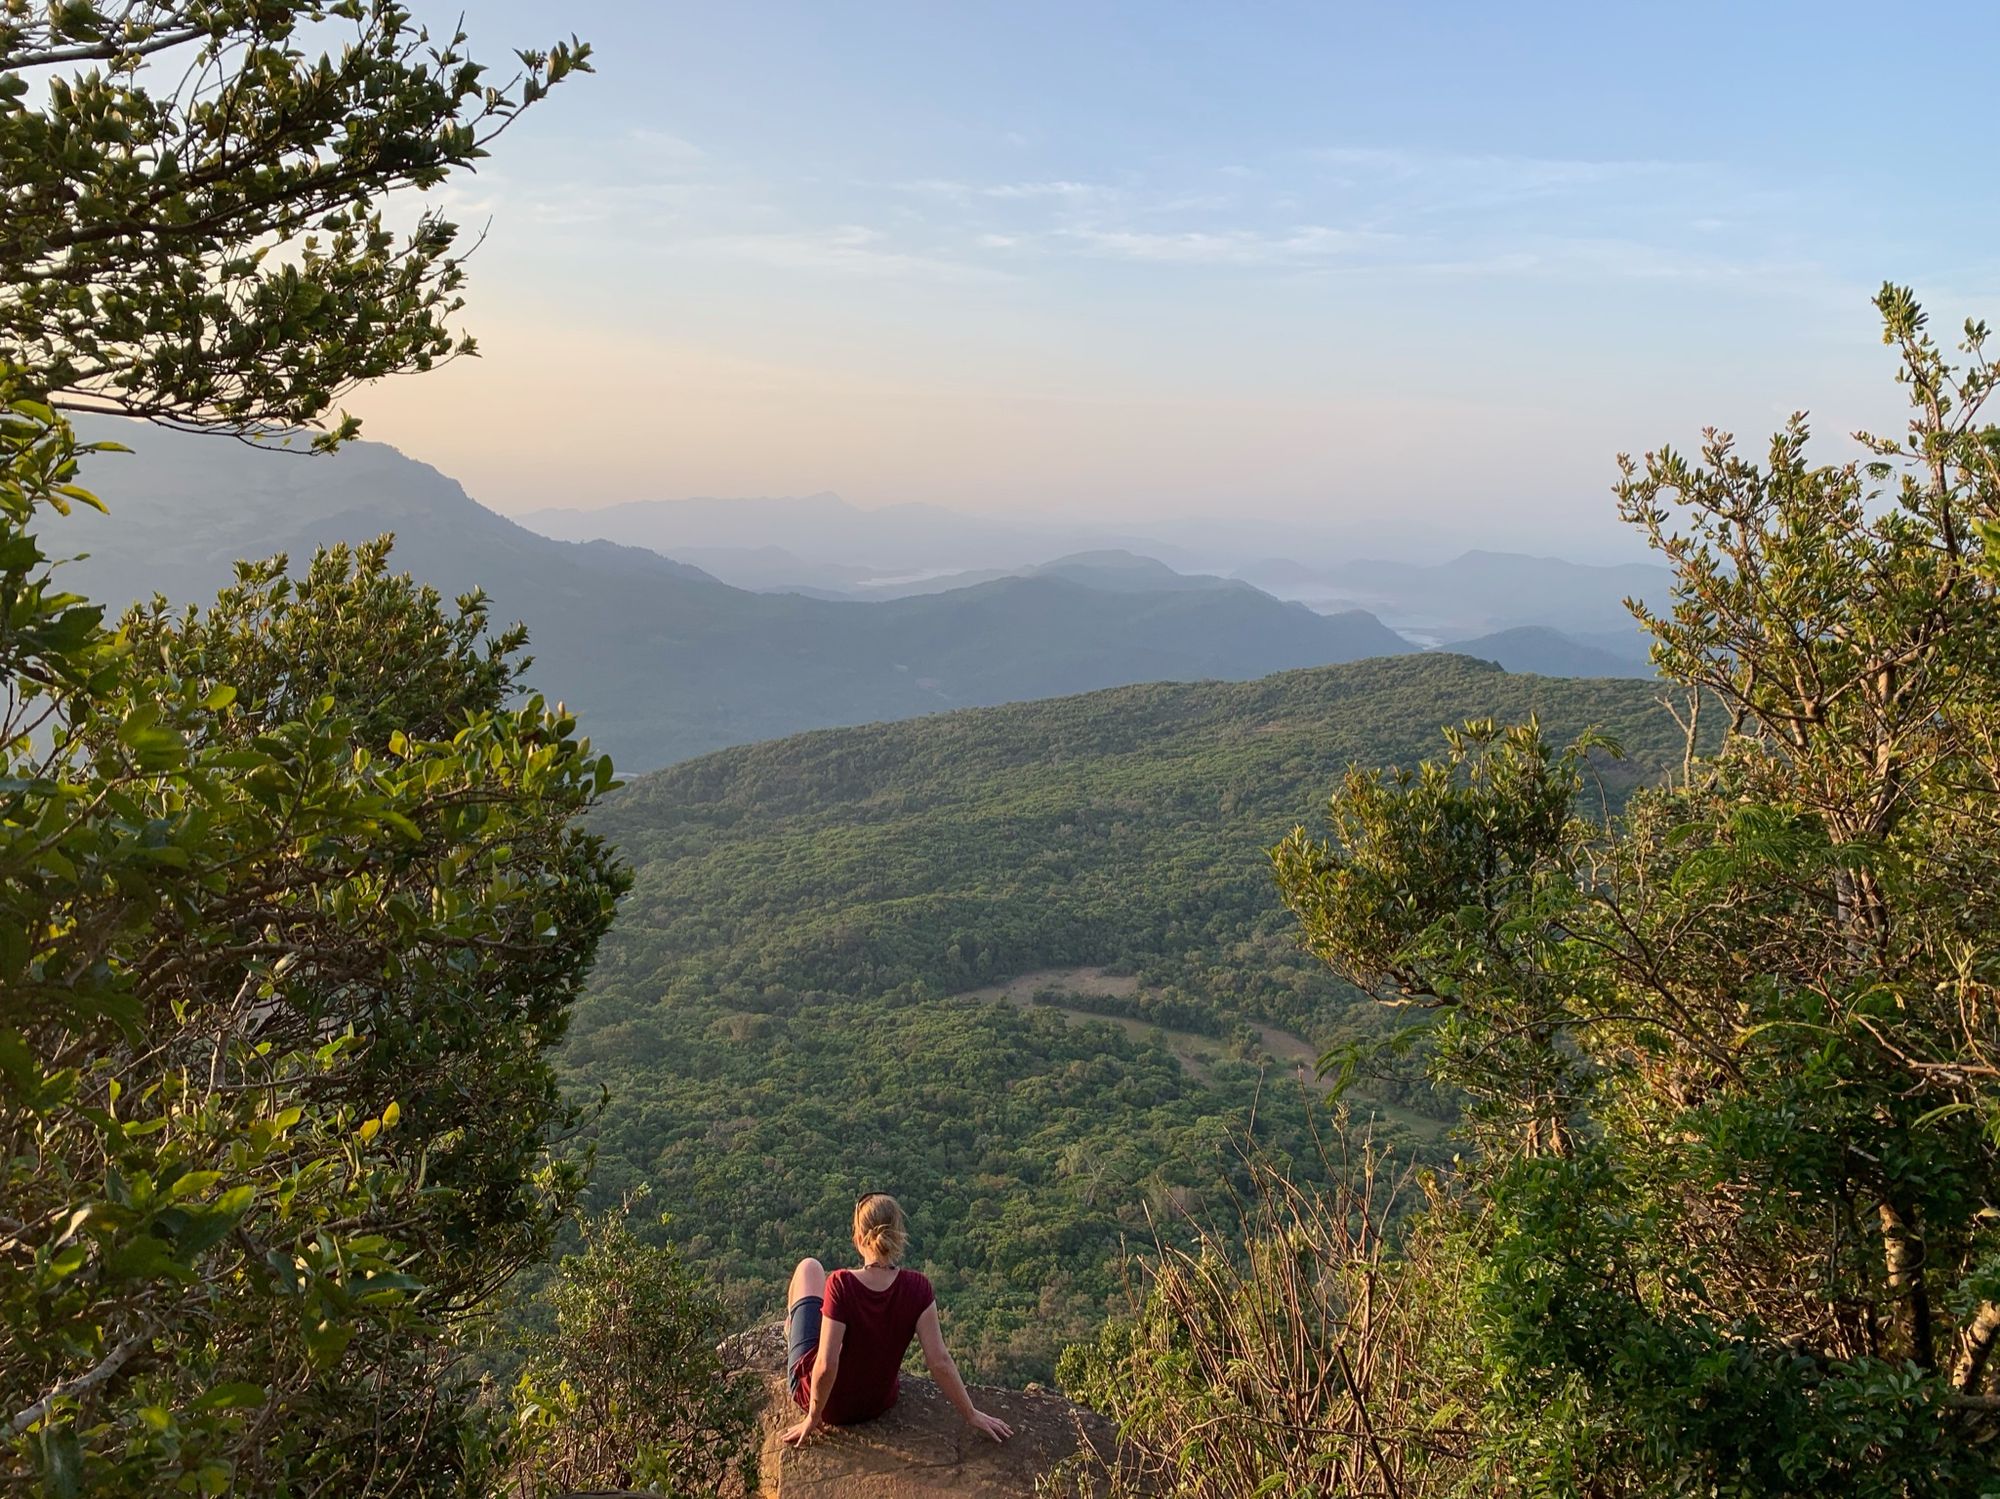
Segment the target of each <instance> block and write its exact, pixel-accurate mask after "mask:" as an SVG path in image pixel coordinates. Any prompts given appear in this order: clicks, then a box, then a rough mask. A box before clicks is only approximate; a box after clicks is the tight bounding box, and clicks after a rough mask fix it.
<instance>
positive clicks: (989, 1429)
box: [971, 1410, 1014, 1442]
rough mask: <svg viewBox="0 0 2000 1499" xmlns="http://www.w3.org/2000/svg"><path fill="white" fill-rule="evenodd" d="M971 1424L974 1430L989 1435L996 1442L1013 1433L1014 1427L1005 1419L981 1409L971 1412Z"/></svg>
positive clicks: (1004, 1439)
mask: <svg viewBox="0 0 2000 1499" xmlns="http://www.w3.org/2000/svg"><path fill="white" fill-rule="evenodd" d="M971 1425H972V1429H973V1430H974V1431H976V1432H979V1433H981V1434H982V1435H984V1436H989V1437H991V1438H993V1440H994V1441H996V1442H1004V1441H1006V1440H1007V1438H1009V1437H1011V1436H1012V1435H1013V1434H1014V1428H1013V1427H1011V1426H1009V1425H1008V1424H1007V1423H1006V1422H1005V1421H1002V1420H1001V1419H1000V1418H999V1417H998V1416H989V1415H987V1414H986V1412H985V1411H981V1410H976V1411H974V1412H973V1413H972V1421H971Z"/></svg>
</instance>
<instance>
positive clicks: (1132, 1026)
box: [956, 968, 1444, 1138]
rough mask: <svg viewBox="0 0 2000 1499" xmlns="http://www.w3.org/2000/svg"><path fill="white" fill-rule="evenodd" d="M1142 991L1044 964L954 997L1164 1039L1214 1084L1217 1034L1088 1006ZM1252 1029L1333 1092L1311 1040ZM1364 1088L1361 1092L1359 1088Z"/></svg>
mask: <svg viewBox="0 0 2000 1499" xmlns="http://www.w3.org/2000/svg"><path fill="white" fill-rule="evenodd" d="M1047 989H1057V990H1060V991H1062V993H1064V994H1066V995H1071V996H1074V997H1075V998H1077V999H1080V1000H1083V1001H1085V1002H1086V1003H1085V1004H1084V1005H1063V1004H1050V1005H1038V1004H1036V1003H1035V996H1036V995H1037V994H1040V993H1041V992H1042V991H1044V990H1047ZM1138 992H1139V980H1138V979H1137V978H1136V977H1134V976H1133V975H1131V974H1129V973H1123V974H1121V973H1106V972H1105V971H1104V970H1103V969H1102V968H1040V969H1037V970H1036V971H1035V972H1033V973H1024V974H1022V975H1020V976H1019V977H1018V978H1012V979H1009V980H1007V982H1006V983H1004V984H988V985H986V986H985V987H983V988H979V989H968V990H966V991H964V992H963V993H961V994H959V995H958V996H956V997H957V998H959V999H979V1000H985V1001H988V1002H989V1003H990V1002H993V1001H997V1000H1006V1001H1007V1002H1008V1003H1010V1004H1013V1005H1016V1006H1018V1007H1019V1008H1021V1009H1023V1010H1026V1009H1039V1010H1053V1011H1055V1012H1056V1013H1057V1014H1058V1015H1062V1016H1064V1017H1066V1018H1067V1019H1069V1020H1072V1021H1085V1020H1092V1021H1096V1022H1098V1023H1099V1024H1101V1025H1115V1026H1117V1027H1118V1028H1119V1029H1120V1030H1121V1031H1123V1032H1125V1034H1126V1035H1128V1036H1130V1037H1131V1038H1132V1039H1133V1040H1134V1041H1136V1042H1139V1043H1140V1044H1142V1045H1144V1044H1150V1043H1154V1042H1157V1041H1159V1040H1161V1039H1164V1040H1165V1042H1166V1047H1167V1050H1168V1051H1170V1052H1172V1053H1173V1056H1174V1060H1176V1061H1177V1062H1179V1063H1180V1064H1181V1069H1182V1070H1183V1071H1184V1072H1186V1073H1187V1075H1188V1076H1189V1077H1191V1078H1193V1079H1195V1081H1197V1082H1202V1083H1206V1082H1212V1081H1213V1080H1214V1077H1215V1063H1216V1062H1217V1061H1219V1060H1221V1059H1222V1058H1223V1057H1224V1056H1225V1055H1227V1048H1226V1047H1225V1046H1224V1045H1223V1043H1222V1042H1221V1041H1219V1040H1217V1039H1216V1038H1215V1037H1213V1036H1204V1035H1201V1034H1200V1033H1199V1032H1196V1031H1178V1030H1170V1029H1168V1028H1167V1027H1166V1026H1162V1025H1155V1024H1154V1023H1153V1022H1152V1021H1149V1020H1138V1019H1135V1018H1133V1017H1132V1016H1130V1015H1101V1014H1099V1013H1097V1012H1096V1011H1094V1010H1091V1009H1089V1008H1087V1003H1088V1001H1090V1000H1092V999H1099V998H1114V999H1130V998H1131V997H1132V996H1133V995H1135V994H1137V993H1138ZM1251 1029H1252V1030H1254V1031H1256V1033H1257V1044H1258V1045H1259V1046H1261V1047H1262V1048H1263V1050H1264V1054H1265V1055H1266V1056H1268V1057H1269V1058H1271V1060H1272V1061H1273V1062H1275V1063H1278V1064H1280V1065H1281V1066H1285V1067H1288V1070H1289V1071H1290V1072H1291V1073H1292V1075H1293V1076H1295V1077H1296V1078H1297V1079H1298V1080H1299V1082H1300V1083H1301V1084H1303V1085H1304V1086H1305V1087H1308V1088H1311V1089H1313V1090H1314V1091H1315V1092H1316V1093H1318V1094H1319V1096H1320V1097H1322V1098H1324V1097H1325V1096H1326V1095H1327V1094H1329V1093H1331V1092H1332V1091H1333V1089H1334V1087H1335V1084H1334V1083H1333V1082H1331V1081H1329V1080H1326V1079H1322V1078H1320V1077H1318V1076H1317V1075H1316V1071H1317V1068H1318V1064H1319V1053H1318V1051H1317V1050H1316V1049H1315V1048H1314V1047H1313V1044H1312V1043H1311V1042H1310V1041H1308V1040H1306V1038H1305V1037H1304V1036H1301V1035H1298V1034H1297V1033H1296V1032H1293V1031H1288V1030H1284V1029H1282V1028H1280V1027H1278V1026H1275V1025H1260V1024H1255V1023H1252V1025H1251ZM1360 1091H1362V1090H1357V1092H1360ZM1355 1101H1356V1103H1357V1104H1359V1105H1360V1106H1361V1107H1362V1108H1364V1109H1366V1110H1372V1111H1373V1112H1374V1113H1375V1114H1376V1115H1377V1116H1378V1117H1380V1118H1382V1119H1385V1120H1389V1121H1391V1122H1393V1123H1396V1124H1399V1125H1401V1126H1403V1127H1404V1128H1405V1129H1408V1130H1411V1131H1413V1132H1415V1133H1417V1134H1421V1135H1424V1136H1427V1137H1433V1138H1434V1137H1436V1136H1437V1135H1439V1134H1440V1133H1442V1132H1443V1130H1444V1125H1442V1124H1441V1123H1439V1122H1438V1121H1437V1120H1435V1119H1432V1118H1429V1117H1428V1116H1426V1115H1423V1114H1418V1113H1416V1112H1414V1111H1412V1110H1410V1109H1406V1108H1402V1107H1400V1106H1398V1105H1396V1104H1392V1103H1384V1102H1382V1101H1381V1100H1379V1099H1375V1098H1366V1097H1362V1098H1357V1099H1356V1100H1355Z"/></svg>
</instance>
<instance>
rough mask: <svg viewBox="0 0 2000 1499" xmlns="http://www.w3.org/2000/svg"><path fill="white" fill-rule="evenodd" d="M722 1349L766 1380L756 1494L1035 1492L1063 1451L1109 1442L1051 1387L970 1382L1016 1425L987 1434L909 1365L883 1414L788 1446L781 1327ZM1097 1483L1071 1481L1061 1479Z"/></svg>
mask: <svg viewBox="0 0 2000 1499" xmlns="http://www.w3.org/2000/svg"><path fill="white" fill-rule="evenodd" d="M725 1353H726V1356H727V1357H728V1359H729V1361H730V1362H731V1363H732V1364H733V1365H735V1366H736V1367H737V1368H740V1369H742V1370H744V1371H746V1372H748V1373H754V1374H756V1375H757V1376H759V1377H761V1378H762V1379H763V1380H764V1382H765V1384H766V1386H767V1388H768V1390H769V1399H768V1400H767V1401H766V1402H765V1407H764V1417H763V1431H764V1448H763V1458H762V1461H761V1463H760V1465H759V1472H760V1474H761V1484H762V1487H761V1493H762V1496H763V1499H1033V1496H1034V1495H1035V1493H1036V1485H1037V1484H1038V1483H1039V1482H1040V1481H1041V1480H1042V1479H1043V1477H1044V1476H1046V1475H1050V1474H1053V1473H1055V1472H1056V1471H1057V1470H1058V1469H1059V1468H1062V1467H1063V1466H1064V1464H1065V1463H1066V1462H1067V1461H1068V1460H1069V1459H1071V1458H1074V1457H1076V1456H1078V1455H1079V1454H1090V1453H1097V1454H1104V1453H1109V1452H1110V1451H1111V1444H1112V1435H1111V1428H1110V1425H1109V1423H1107V1422H1106V1421H1105V1420H1104V1418H1103V1417H1102V1416H1099V1415H1097V1414H1095V1413H1094V1412H1091V1411H1087V1410H1084V1409H1083V1408H1082V1407H1081V1406H1077V1405H1073V1404H1071V1403H1070V1402H1069V1401H1067V1400H1064V1399H1063V1398H1062V1397H1061V1396H1059V1395H1052V1394H1048V1393H1046V1392H1043V1391H1039V1390H1032V1389H1030V1390H998V1389H989V1388H987V1387H985V1386H975V1387H974V1389H973V1392H972V1398H973V1400H974V1402H975V1403H976V1404H977V1405H978V1406H979V1408H980V1409H981V1410H983V1411H987V1412H990V1413H991V1414H993V1415H995V1416H998V1417H999V1418H1000V1419H1001V1420H1003V1421H1005V1422H1006V1423H1007V1424H1008V1425H1009V1426H1011V1427H1013V1428H1014V1435H1013V1436H1012V1437H1011V1438H1010V1439H1009V1440H1007V1441H1005V1442H992V1441H989V1440H988V1439H987V1438H985V1437H982V1436H979V1435H977V1434H976V1433H974V1432H973V1431H971V1430H970V1429H969V1428H968V1427H967V1426H966V1425H965V1423H964V1422H962V1421H961V1420H959V1418H958V1412H957V1411H955V1410H953V1409H952V1408H951V1405H950V1403H949V1402H948V1401H946V1399H945V1398H944V1394H943V1392H942V1391H941V1390H939V1389H938V1387H937V1386H936V1385H934V1384H933V1383H931V1381H930V1380H928V1379H922V1378H918V1377H915V1376H912V1375H909V1374H905V1375H904V1376H903V1387H902V1395H901V1396H900V1397H899V1398H898V1399H897V1401H896V1404H895V1405H894V1406H893V1407H891V1408H890V1410H889V1411H888V1412H887V1413H886V1414H884V1415H882V1416H880V1417H878V1418H877V1419H875V1420H873V1421H869V1422H866V1423H864V1424H862V1425H859V1426H849V1427H841V1428H837V1429H834V1430H830V1431H828V1432H826V1433H824V1434H823V1435H821V1436H820V1437H818V1438H817V1439H816V1440H814V1441H813V1442H812V1443H811V1444H810V1445H808V1446H806V1447H805V1448H803V1449H801V1450H796V1451H795V1450H793V1449H791V1448H788V1447H786V1446H785V1445H784V1443H783V1442H781V1441H780V1440H779V1436H780V1434H781V1433H783V1431H784V1430H785V1428H786V1427H788V1426H790V1425H791V1424H792V1423H793V1422H794V1421H796V1420H797V1419H798V1408H797V1407H796V1406H795V1405H793V1404H792V1400H791V1396H790V1394H789V1392H788V1391H787V1390H786V1388H785V1339H784V1329H783V1327H781V1326H779V1325H777V1324H775V1323H774V1324H772V1325H771V1326H769V1327H760V1328H757V1329H755V1330H754V1331H752V1332H748V1333H744V1334H742V1335H741V1336H739V1337H736V1338H733V1339H731V1340H730V1342H729V1343H728V1344H727V1345H725ZM1095 1491H1098V1490H1096V1489H1095V1487H1094V1486H1093V1485H1090V1484H1088V1483H1083V1484H1081V1485H1079V1484H1078V1483H1076V1482H1072V1483H1070V1484H1069V1485H1068V1486H1067V1487H1066V1489H1065V1492H1067V1493H1091V1492H1095Z"/></svg>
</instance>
